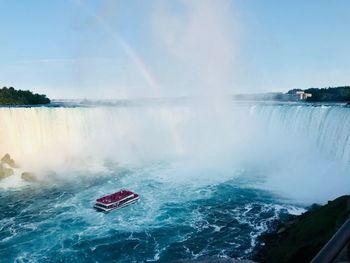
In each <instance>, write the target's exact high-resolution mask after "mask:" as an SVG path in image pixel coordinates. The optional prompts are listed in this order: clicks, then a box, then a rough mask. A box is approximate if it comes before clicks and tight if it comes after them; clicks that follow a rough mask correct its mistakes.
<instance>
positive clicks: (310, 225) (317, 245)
mask: <svg viewBox="0 0 350 263" xmlns="http://www.w3.org/2000/svg"><path fill="white" fill-rule="evenodd" d="M349 215H350V195H344V196H341V197H338V198H336V199H335V200H333V201H329V202H328V203H327V204H325V205H323V206H320V205H317V204H313V205H312V206H311V207H309V209H308V211H307V212H305V213H303V214H302V215H300V216H292V215H291V216H290V217H289V218H288V219H287V220H284V221H280V222H278V224H277V227H276V229H275V230H274V231H272V232H270V233H264V234H262V235H261V236H260V237H259V239H260V240H261V241H262V242H263V245H260V246H259V247H258V248H256V253H255V256H254V258H253V260H256V261H257V262H262V263H264V262H269V263H275V262H276V263H292V262H299V263H303V262H310V261H311V260H312V259H313V258H314V257H315V256H316V254H317V253H318V252H319V251H320V250H321V249H322V248H323V246H324V245H325V244H326V243H327V242H328V241H329V240H330V239H331V237H332V236H333V235H334V234H335V233H336V231H337V230H338V229H339V228H340V227H341V226H342V225H343V223H344V222H345V221H346V220H347V219H348V218H349Z"/></svg>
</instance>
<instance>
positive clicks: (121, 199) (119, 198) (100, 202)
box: [94, 189, 140, 212]
mask: <svg viewBox="0 0 350 263" xmlns="http://www.w3.org/2000/svg"><path fill="white" fill-rule="evenodd" d="M139 199H140V196H139V195H138V194H135V193H134V192H131V191H129V190H126V189H122V190H120V191H118V192H116V193H114V194H110V195H106V196H104V197H101V198H98V199H96V203H95V205H94V208H95V209H96V210H98V211H102V212H109V211H111V210H113V209H118V208H122V207H124V206H127V205H130V204H132V203H135V202H136V201H137V200H139Z"/></svg>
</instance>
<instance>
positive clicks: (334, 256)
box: [311, 218, 350, 263]
mask: <svg viewBox="0 0 350 263" xmlns="http://www.w3.org/2000/svg"><path fill="white" fill-rule="evenodd" d="M339 257H341V258H339ZM349 260H350V218H349V219H348V220H346V221H345V223H344V224H343V225H342V226H341V227H340V228H339V229H338V231H337V232H336V233H335V234H334V236H333V237H332V238H331V239H330V240H329V241H328V242H327V244H326V245H325V246H324V247H323V248H322V249H321V250H320V252H318V254H317V255H316V256H315V257H314V258H313V260H312V261H311V263H331V262H344V261H345V262H347V261H349ZM349 262H350V261H349Z"/></svg>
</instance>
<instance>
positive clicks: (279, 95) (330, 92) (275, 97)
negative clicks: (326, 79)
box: [233, 86, 350, 105]
mask: <svg viewBox="0 0 350 263" xmlns="http://www.w3.org/2000/svg"><path fill="white" fill-rule="evenodd" d="M233 97H234V99H236V100H259V101H284V102H288V101H291V102H338V103H347V104H349V105H350V86H341V87H328V88H309V89H305V90H302V89H292V90H289V91H288V92H286V93H283V92H267V93H256V94H238V95H234V96H233Z"/></svg>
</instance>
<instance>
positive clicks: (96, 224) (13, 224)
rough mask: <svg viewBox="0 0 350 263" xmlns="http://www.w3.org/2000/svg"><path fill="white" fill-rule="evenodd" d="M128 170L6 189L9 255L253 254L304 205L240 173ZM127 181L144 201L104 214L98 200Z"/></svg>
mask: <svg viewBox="0 0 350 263" xmlns="http://www.w3.org/2000/svg"><path fill="white" fill-rule="evenodd" d="M162 169H163V168H157V169H154V167H152V169H150V168H149V167H144V168H143V169H141V168H138V169H120V170H118V169H117V170H116V171H114V172H112V173H109V174H96V176H94V175H90V176H89V177H88V178H89V179H87V178H84V177H81V178H80V179H76V180H75V183H57V184H56V185H50V186H46V187H35V186H28V187H26V188H22V189H21V190H10V191H9V190H8V191H4V190H1V191H0V200H1V201H0V223H1V228H0V240H1V241H0V258H1V262H153V261H155V262H171V261H174V260H180V259H193V258H206V257H208V256H218V255H219V256H222V257H233V258H249V257H250V256H251V254H252V252H253V248H254V246H255V245H256V244H257V242H258V240H257V236H258V235H259V234H260V233H262V232H263V231H266V230H267V229H269V228H270V227H272V226H273V224H274V223H275V220H276V219H278V218H280V217H281V216H284V215H286V214H288V212H291V211H297V210H298V209H300V207H298V206H295V205H291V204H288V203H287V202H286V201H283V200H279V199H278V198H276V196H273V195H272V194H271V193H269V192H266V191H263V190H258V189H254V188H252V187H250V186H249V185H250V183H249V182H248V181H247V180H243V179H242V178H240V177H235V178H231V179H229V180H227V181H224V182H220V183H214V184H204V185H195V184H189V183H188V182H187V183H186V184H182V183H175V182H169V181H168V182H167V181H162V180H161V179H159V178H158V179H157V176H156V177H154V174H155V173H157V174H160V173H161V172H162ZM121 187H126V188H129V189H132V190H134V191H135V192H137V193H139V194H140V195H141V200H140V201H139V202H138V203H136V204H134V205H131V206H129V207H126V208H123V209H120V210H115V211H112V212H110V213H108V214H104V213H98V212H96V211H95V210H93V209H92V206H93V203H94V200H95V199H96V198H97V197H99V196H101V195H104V194H107V193H111V192H113V191H115V190H118V189H119V188H121Z"/></svg>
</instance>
